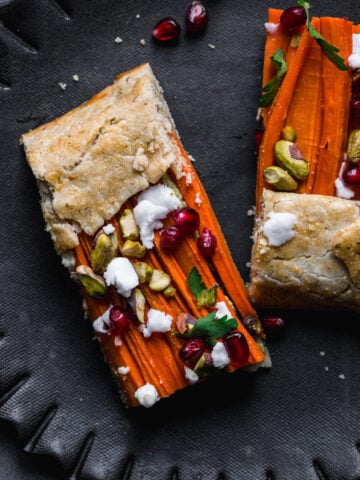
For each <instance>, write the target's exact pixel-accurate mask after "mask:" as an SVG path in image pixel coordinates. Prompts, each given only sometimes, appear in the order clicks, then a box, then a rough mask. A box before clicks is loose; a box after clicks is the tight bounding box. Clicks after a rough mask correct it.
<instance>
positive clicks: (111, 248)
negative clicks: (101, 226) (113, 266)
mask: <svg viewBox="0 0 360 480" xmlns="http://www.w3.org/2000/svg"><path fill="white" fill-rule="evenodd" d="M118 249H119V244H118V239H117V236H116V234H115V233H111V234H110V235H108V234H106V233H104V232H103V231H102V230H100V232H99V234H98V235H96V237H95V238H94V242H93V249H92V251H91V256H90V263H91V266H92V269H93V270H94V272H95V273H104V272H105V270H106V267H107V266H108V264H109V263H110V262H111V260H112V259H113V258H115V257H116V255H117V253H118Z"/></svg>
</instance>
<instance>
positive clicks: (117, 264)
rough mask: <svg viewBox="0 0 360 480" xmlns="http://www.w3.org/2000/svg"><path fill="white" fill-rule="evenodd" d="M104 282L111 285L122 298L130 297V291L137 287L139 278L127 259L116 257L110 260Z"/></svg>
mask: <svg viewBox="0 0 360 480" xmlns="http://www.w3.org/2000/svg"><path fill="white" fill-rule="evenodd" d="M104 280H105V283H106V285H107V286H108V287H109V286H110V285H113V286H114V287H115V288H116V290H117V292H118V293H120V295H123V296H124V297H126V298H127V297H130V295H131V290H132V289H133V288H135V287H137V286H138V285H139V277H138V276H137V273H136V271H135V269H134V267H133V266H132V263H131V262H130V260H129V259H128V258H125V257H116V258H113V259H112V260H111V262H110V263H109V265H108V266H107V268H106V270H105V272H104Z"/></svg>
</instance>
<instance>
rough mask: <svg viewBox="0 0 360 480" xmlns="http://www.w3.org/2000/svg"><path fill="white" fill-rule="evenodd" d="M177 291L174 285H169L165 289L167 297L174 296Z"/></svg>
mask: <svg viewBox="0 0 360 480" xmlns="http://www.w3.org/2000/svg"><path fill="white" fill-rule="evenodd" d="M175 293H176V288H175V287H174V286H173V285H169V286H168V287H166V288H165V290H164V291H163V294H164V295H165V297H166V298H169V297H173V296H174V295H175Z"/></svg>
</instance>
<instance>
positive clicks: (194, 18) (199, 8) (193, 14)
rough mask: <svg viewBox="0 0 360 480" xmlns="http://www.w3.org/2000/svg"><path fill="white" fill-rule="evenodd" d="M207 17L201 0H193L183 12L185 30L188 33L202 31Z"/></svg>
mask: <svg viewBox="0 0 360 480" xmlns="http://www.w3.org/2000/svg"><path fill="white" fill-rule="evenodd" d="M208 17H209V16H208V12H207V10H206V8H205V6H204V5H203V4H202V3H201V2H199V1H197V0H194V1H193V2H192V3H191V5H189V6H188V7H187V9H186V12H185V26H186V31H187V32H189V33H199V32H202V31H203V30H204V29H205V28H206V25H207V24H208Z"/></svg>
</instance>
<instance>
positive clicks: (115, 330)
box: [109, 305, 130, 336]
mask: <svg viewBox="0 0 360 480" xmlns="http://www.w3.org/2000/svg"><path fill="white" fill-rule="evenodd" d="M109 320H110V329H109V331H110V333H112V334H113V335H120V336H121V335H122V334H123V333H124V332H125V331H126V330H127V328H128V326H129V325H130V317H129V314H128V312H127V311H126V310H125V309H124V308H122V307H121V306H120V305H114V306H113V307H111V309H110V312H109Z"/></svg>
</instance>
